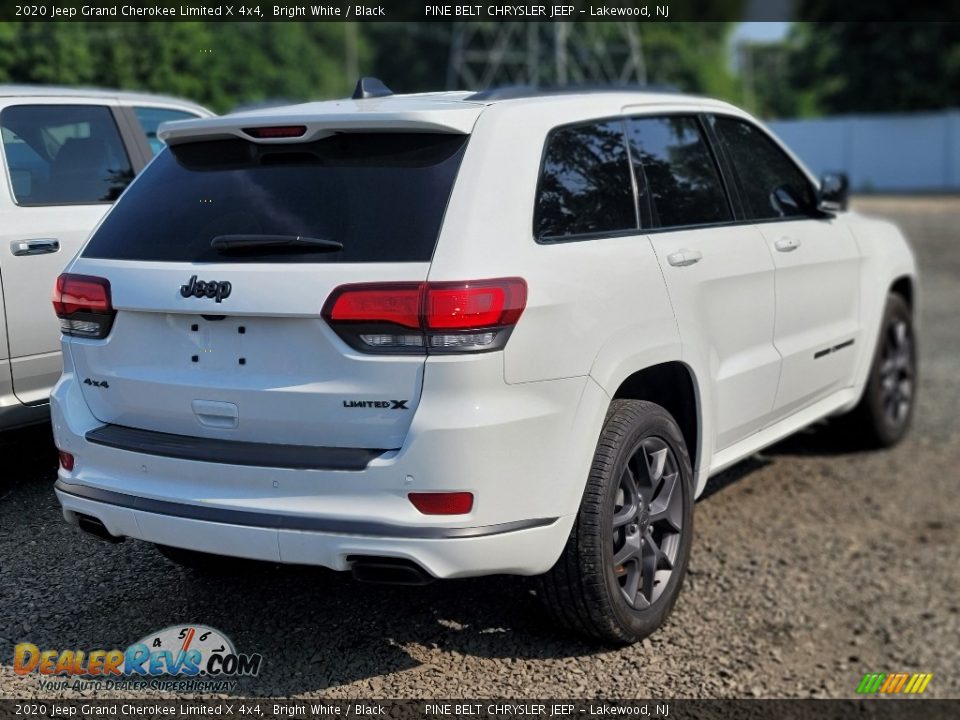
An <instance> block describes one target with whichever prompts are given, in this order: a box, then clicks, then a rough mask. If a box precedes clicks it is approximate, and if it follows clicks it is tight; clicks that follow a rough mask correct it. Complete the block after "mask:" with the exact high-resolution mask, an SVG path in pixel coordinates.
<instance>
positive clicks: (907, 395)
mask: <svg viewBox="0 0 960 720" xmlns="http://www.w3.org/2000/svg"><path fill="white" fill-rule="evenodd" d="M881 352H882V355H881V360H880V367H879V372H880V393H881V396H882V401H883V412H884V415H885V416H886V418H887V421H888V422H889V423H891V424H892V425H899V424H900V423H902V422H903V421H904V420H906V418H907V415H908V414H909V412H910V403H911V402H912V399H913V381H914V367H913V364H914V353H913V337H912V335H911V333H910V327H909V325H908V324H907V322H906V321H904V320H902V319H896V320H894V322H892V323H890V325H889V326H888V327H887V329H886V332H885V333H884V339H883V347H882V351H881Z"/></svg>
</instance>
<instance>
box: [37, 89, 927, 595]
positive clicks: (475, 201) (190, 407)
mask: <svg viewBox="0 0 960 720" xmlns="http://www.w3.org/2000/svg"><path fill="white" fill-rule="evenodd" d="M673 115H679V116H684V117H688V116H691V115H717V116H726V117H732V118H739V119H742V120H745V121H747V122H749V123H752V124H754V125H756V127H759V128H762V126H760V125H759V123H757V121H756V120H754V119H753V118H751V117H750V116H748V115H747V114H746V113H744V112H742V111H741V110H739V109H737V108H735V107H732V106H731V105H728V104H726V103H723V102H718V101H714V100H708V99H703V98H696V97H686V96H680V95H673V94H660V93H653V92H651V93H636V92H616V91H611V92H600V93H586V94H568V95H564V94H554V95H545V96H539V97H518V98H508V99H498V98H497V97H496V96H495V95H493V96H488V97H484V96H483V95H480V96H470V95H468V94H467V93H444V94H426V95H418V96H390V97H383V98H371V99H361V100H343V101H332V102H323V103H310V104H305V105H299V106H294V107H290V108H279V109H278V108H272V109H269V110H264V111H258V112H251V113H244V114H239V115H232V116H227V117H222V118H214V119H209V120H198V121H185V122H179V123H173V124H170V125H167V126H165V127H164V130H163V131H162V133H161V134H162V136H163V137H164V138H165V139H166V141H167V142H168V143H170V144H171V145H172V146H174V147H175V146H176V145H177V144H178V143H187V142H195V141H198V140H202V139H207V140H209V139H223V138H231V137H235V138H243V139H245V140H248V141H249V140H250V139H249V136H248V135H246V134H244V132H243V128H249V127H267V126H291V125H298V126H299V125H302V126H304V127H305V128H306V131H305V134H304V135H303V136H300V137H295V138H277V139H268V140H260V141H259V142H261V143H264V144H290V143H298V142H305V141H309V140H310V139H312V138H318V137H324V136H325V135H327V134H329V133H330V132H331V130H333V129H336V130H337V131H342V132H345V133H349V132H356V131H379V132H387V131H398V130H403V131H406V132H433V133H449V134H469V136H470V137H469V141H468V142H467V144H466V150H465V152H464V155H463V158H462V161H461V164H460V168H459V172H458V174H457V176H456V181H455V183H454V185H453V188H452V191H451V193H450V197H449V201H448V203H447V205H446V212H445V214H444V216H443V222H442V228H441V230H440V232H439V237H438V239H437V243H436V249H435V251H434V252H433V255H432V260H430V261H429V262H412V263H355V264H350V263H339V264H337V263H331V264H319V263H318V264H312V263H304V264H291V263H286V264H282V265H278V264H271V263H266V262H264V263H258V262H254V263H249V264H236V263H231V262H220V263H218V262H203V263H191V262H162V261H136V262H133V261H125V260H121V259H103V258H97V257H88V256H86V255H85V253H84V252H81V253H80V255H79V256H78V257H77V258H76V259H75V260H74V261H73V262H72V263H71V264H70V266H69V267H68V269H67V271H68V272H69V273H74V274H81V275H90V276H98V277H103V278H107V279H108V280H109V284H110V289H111V293H112V303H113V307H114V308H115V309H116V319H115V323H114V326H113V329H112V331H111V334H110V335H109V336H108V337H106V338H105V339H85V338H78V337H67V336H65V337H64V339H63V355H64V373H63V376H62V378H61V379H60V381H59V383H58V384H57V386H56V388H55V389H54V391H53V395H52V410H53V413H52V414H53V426H54V435H55V439H56V443H57V446H58V447H59V448H60V449H61V450H62V451H66V452H68V453H70V454H72V455H73V456H75V459H76V461H75V462H76V464H75V466H74V467H73V469H72V470H67V469H64V468H61V470H60V472H59V479H58V482H57V486H56V487H57V497H58V498H59V500H60V502H61V504H62V506H63V509H64V514H65V516H66V518H67V519H68V520H70V521H72V522H74V523H76V522H78V520H79V519H80V518H81V517H83V518H93V519H95V520H96V521H97V522H99V523H102V525H103V527H104V528H105V529H106V531H107V532H108V533H109V534H110V535H112V536H116V537H130V538H139V539H142V540H147V541H150V542H154V543H158V544H161V545H167V546H174V547H180V548H187V549H191V550H197V551H203V552H207V553H214V554H219V555H228V556H239V557H244V558H255V559H260V560H268V561H277V562H284V563H306V564H316V565H323V566H327V567H330V568H334V569H337V570H346V569H349V568H350V567H351V563H352V558H354V557H356V556H365V557H369V556H373V557H388V558H402V559H404V560H408V561H411V562H413V563H415V564H416V565H418V566H420V567H421V568H423V569H424V570H425V571H426V572H427V573H428V574H429V575H431V576H434V577H437V578H455V577H465V576H475V575H485V574H492V573H514V574H521V575H535V574H539V573H544V572H546V571H547V570H549V569H550V568H551V566H552V565H553V564H554V563H555V562H556V560H557V558H558V556H559V555H560V553H561V550H562V549H563V547H564V544H565V542H566V540H567V537H568V535H569V534H570V530H571V527H572V525H573V523H574V519H575V517H576V514H577V512H578V508H579V506H580V502H581V496H582V494H583V491H584V485H585V481H586V478H587V475H588V473H589V471H590V466H591V460H592V458H593V455H594V452H595V450H596V446H597V438H598V436H599V435H600V432H601V428H602V427H603V425H604V418H605V415H606V413H607V410H608V408H609V406H610V403H611V400H612V399H613V398H618V397H634V396H635V394H634V393H635V392H640V391H641V390H642V389H646V390H650V388H651V387H653V386H652V385H651V383H654V384H656V382H658V381H659V380H664V381H666V380H670V382H671V383H673V382H677V380H676V379H677V378H685V380H683V381H682V382H686V383H689V385H688V387H687V388H684V393H685V397H686V401H685V402H687V404H688V407H687V408H686V410H684V408H682V407H670V406H669V404H667V409H668V410H671V412H673V413H674V414H675V416H677V415H680V416H682V415H684V413H686V415H687V417H678V418H677V419H678V423H679V424H680V426H681V428H683V431H684V435H685V438H686V441H687V445H688V447H689V452H690V456H691V459H692V460H693V469H694V476H695V492H696V494H697V495H699V494H700V493H701V492H702V491H703V489H704V486H705V484H706V482H707V479H708V478H709V477H710V476H711V475H713V474H715V473H717V472H719V471H720V470H722V469H724V468H726V467H728V466H730V465H732V464H733V463H735V462H737V461H739V460H741V459H743V458H746V457H748V456H749V455H751V454H752V453H755V452H756V451H758V450H760V449H761V448H763V447H765V446H767V445H770V444H771V443H773V442H775V441H777V440H779V439H781V438H783V437H785V436H787V435H789V434H791V433H793V432H795V431H797V430H799V429H801V428H803V427H804V426H807V425H809V424H810V423H812V422H814V421H816V420H818V419H821V418H824V417H827V416H829V415H832V414H836V413H840V412H843V411H845V410H848V409H850V408H852V407H853V406H854V405H856V403H857V402H858V399H859V398H860V396H861V394H862V392H863V389H864V385H865V382H866V380H867V376H868V371H869V368H870V365H871V360H872V357H873V352H874V347H875V345H876V340H877V337H878V333H879V328H880V323H881V315H882V313H883V308H884V302H885V299H886V297H887V295H888V293H889V292H890V291H891V288H894V287H899V288H901V289H902V290H903V291H904V292H905V293H909V299H910V300H911V301H912V300H913V297H914V295H915V286H916V267H915V263H914V259H913V256H912V254H911V251H910V249H909V246H908V244H907V243H906V242H905V240H904V238H903V237H902V236H901V234H900V232H899V231H898V230H897V229H896V228H895V227H894V226H892V225H890V224H888V223H886V222H881V221H878V220H873V219H869V218H865V217H862V216H860V215H859V214H857V213H855V212H847V211H838V212H835V213H832V214H829V215H824V216H823V217H820V218H817V219H812V218H804V219H782V220H778V221H772V222H754V221H750V220H744V221H732V222H725V223H718V224H716V225H713V226H708V227H688V228H681V229H669V230H661V229H657V230H649V229H646V230H645V229H638V230H636V231H635V232H627V233H623V232H621V233H619V234H615V236H610V237H603V238H599V239H593V240H585V241H576V242H574V241H571V242H552V243H545V242H536V241H535V238H534V237H533V236H532V234H531V222H532V218H533V213H534V205H535V202H536V194H537V187H538V177H539V175H540V173H541V166H542V162H543V157H544V146H545V139H546V138H547V137H548V135H549V134H550V132H551V131H552V130H553V129H555V128H557V127H560V126H567V125H570V124H575V123H580V122H585V121H592V120H596V119H607V118H644V117H653V116H658V117H659V116H673ZM775 142H777V141H775ZM778 145H779V143H778ZM780 147H781V148H782V145H781V146H780ZM782 149H783V151H784V152H785V153H787V155H788V156H789V157H790V158H791V159H792V161H793V162H794V163H796V165H797V167H799V168H801V171H802V172H803V173H804V174H805V175H806V176H807V178H808V180H809V182H810V184H811V186H812V187H813V186H815V185H816V181H815V179H814V178H813V177H812V176H810V175H809V172H808V171H807V170H805V169H803V166H802V164H801V163H800V162H799V160H798V159H797V158H795V157H794V156H793V155H792V154H790V153H789V150H787V149H786V148H782ZM165 152H166V153H169V152H170V151H169V150H167V151H165ZM154 162H158V161H157V160H155V161H154ZM150 171H151V168H148V169H147V171H146V173H147V174H149V173H150ZM143 177H145V176H144V175H141V176H140V177H138V179H137V180H136V181H135V182H134V184H133V185H132V186H131V189H132V188H135V187H136V186H137V184H138V183H140V182H142V181H143V180H142V179H143ZM130 192H131V191H128V194H130ZM123 204H124V203H123V202H121V203H119V205H118V207H121V206H123ZM108 220H109V217H108ZM94 237H96V235H95V236H94ZM698 255H699V257H697V256H698ZM191 276H198V277H199V278H201V279H203V280H209V281H212V280H216V281H227V282H229V283H230V284H231V286H232V290H231V292H230V296H229V298H227V299H224V300H223V302H222V303H219V304H217V303H216V302H215V301H214V300H213V299H211V298H199V299H198V298H195V297H183V296H182V295H181V294H180V293H178V292H176V290H177V288H178V287H180V286H181V285H184V284H185V283H187V282H188V280H189V279H190V278H191ZM508 277H521V278H523V279H524V280H525V281H526V285H527V288H528V295H527V300H526V306H525V309H524V310H523V313H522V315H521V317H520V319H519V321H518V322H517V323H516V326H515V327H514V329H513V332H512V334H511V335H509V338H508V340H507V342H506V345H505V347H504V348H503V349H502V350H496V351H493V352H484V353H477V354H440V355H432V354H431V355H427V356H422V355H420V356H406V355H368V354H364V353H362V352H358V351H357V350H355V349H353V348H352V347H350V346H349V345H348V344H346V343H345V342H343V341H342V340H341V339H340V337H339V336H338V335H337V333H336V332H335V331H334V330H333V329H331V327H330V325H328V323H326V322H325V321H324V320H323V319H322V318H321V315H320V309H321V308H322V307H323V306H324V304H325V302H326V301H327V299H328V297H329V296H330V295H331V293H332V292H333V291H334V289H335V288H337V287H339V286H342V285H344V284H349V283H371V282H386V281H390V282H396V281H414V282H423V281H429V282H431V283H433V282H444V281H451V282H452V281H463V280H469V279H486V278H508ZM213 312H216V313H221V314H224V315H225V316H226V320H225V321H222V322H221V324H220V325H217V323H216V322H211V323H205V324H203V326H202V327H203V329H202V330H201V331H193V334H191V330H190V327H191V325H192V324H200V322H201V321H200V320H198V319H199V318H201V317H202V314H203V313H213ZM195 321H196V323H195ZM236 324H242V325H243V326H244V327H245V329H246V330H245V332H246V334H245V335H242V336H238V335H237V334H236V333H237V332H243V331H239V330H234V326H235V325H236ZM221 328H227V329H225V330H222V331H221ZM228 330H229V331H228ZM201 336H202V337H201ZM253 336H256V337H257V340H256V341H255V342H250V343H249V344H247V345H243V344H242V343H245V342H246V338H250V337H253ZM824 350H826V352H825V353H824V352H823V351H824ZM193 352H197V353H204V352H206V353H208V354H210V355H211V356H212V357H213V356H216V357H214V359H213V360H211V361H210V365H209V367H210V370H209V371H208V370H205V369H204V368H205V367H206V366H205V365H204V364H203V363H204V362H206V360H207V358H206V356H205V355H204V356H202V357H201V358H200V361H199V362H198V361H194V362H192V363H191V362H190V361H189V359H188V356H189V355H190V354H191V353H193ZM218 353H220V354H221V355H222V356H223V357H226V356H227V355H229V356H230V357H229V359H224V360H222V362H221V361H220V360H218V359H217V358H220V357H221V355H218ZM240 355H244V356H245V358H246V359H248V362H247V364H246V365H244V366H242V367H241V366H239V365H237V363H236V357H237V356H240ZM218 363H219V364H218ZM249 368H256V370H254V371H251V370H250V369H249ZM651 368H660V370H654V371H653V372H654V373H658V372H662V374H660V375H657V374H654V375H650V374H647V375H643V373H645V372H646V373H649V371H650V369H651ZM664 368H665V369H664ZM91 378H92V379H93V381H94V382H103V381H106V382H107V383H108V384H109V388H108V389H101V388H98V387H96V386H95V385H93V386H92V385H90V384H86V385H85V384H84V381H85V380H88V379H91ZM638 378H641V379H642V378H646V381H641V380H638ZM672 387H673V386H672V385H670V386H669V387H668V386H666V385H664V386H663V388H661V390H660V391H657V390H656V388H655V387H654V388H653V392H654V394H655V395H656V394H657V393H658V392H659V394H660V395H664V393H666V394H669V392H671V391H672V390H671V388H672ZM352 398H357V399H358V400H361V401H376V400H379V399H380V398H384V399H387V398H389V399H394V398H403V399H405V400H408V401H409V412H402V411H401V412H396V411H394V410H391V409H387V408H377V407H371V408H364V407H361V408H359V409H358V408H347V407H344V406H343V405H342V404H341V402H340V400H341V399H342V400H344V401H347V400H350V399H352ZM654 399H657V400H658V401H660V402H661V404H664V403H666V402H667V401H668V399H669V398H666V397H664V398H660V397H657V398H654ZM105 425H107V426H120V427H123V428H132V429H136V430H143V431H145V432H146V433H147V434H146V435H143V436H137V438H139V439H137V438H135V442H140V440H142V439H143V438H145V437H149V436H150V434H151V433H164V434H170V435H175V436H178V437H185V438H191V440H190V441H189V442H194V441H197V442H199V443H201V445H202V444H203V443H206V442H215V441H224V442H226V443H266V444H271V445H274V446H276V445H297V446H312V445H323V446H326V447H332V448H382V449H386V452H383V453H381V454H378V455H377V456H376V457H374V458H373V459H372V460H370V461H369V463H368V464H367V465H366V467H365V468H363V469H359V470H330V469H326V470H325V469H304V468H294V467H285V468H281V467H271V466H270V460H269V454H268V455H267V456H265V459H264V460H263V461H262V462H261V463H260V464H258V465H253V464H218V463H215V462H208V461H202V460H189V459H184V458H183V457H170V456H165V455H164V453H165V450H163V449H162V448H160V449H157V448H153V449H152V450H150V451H145V452H139V451H136V450H135V449H133V448H132V446H129V445H128V446H126V447H124V442H125V441H124V440H123V438H122V437H120V438H119V439H118V438H117V437H114V438H113V439H112V440H111V441H110V442H111V443H112V445H111V444H110V443H107V444H104V443H98V442H91V441H90V440H89V439H88V438H87V434H88V433H91V432H95V431H97V430H98V428H102V427H104V426H105ZM118 437H119V436H118ZM162 439H163V438H162V437H158V440H162ZM184 442H187V441H184ZM445 491H467V492H471V493H473V497H474V502H473V505H472V508H471V509H470V511H469V512H467V513H463V514H455V515H427V514H423V513H421V512H419V511H418V510H417V509H416V508H415V507H414V506H413V505H412V504H411V502H410V501H409V500H408V498H407V495H408V493H410V492H445Z"/></svg>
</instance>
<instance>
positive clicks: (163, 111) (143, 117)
mask: <svg viewBox="0 0 960 720" xmlns="http://www.w3.org/2000/svg"><path fill="white" fill-rule="evenodd" d="M133 113H134V114H135V115H136V116H137V121H138V122H139V123H140V127H141V129H142V130H143V134H144V135H146V136H147V142H148V143H149V144H150V149H151V150H152V151H153V154H154V155H156V154H157V153H158V152H160V151H161V150H163V140H161V139H160V138H158V137H157V128H159V127H160V125H161V124H163V123H165V122H169V121H172V120H190V119H192V118H196V117H199V115H197V114H195V113H191V112H187V111H185V110H173V109H172V108H158V107H135V108H134V109H133Z"/></svg>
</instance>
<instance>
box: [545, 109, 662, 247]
mask: <svg viewBox="0 0 960 720" xmlns="http://www.w3.org/2000/svg"><path fill="white" fill-rule="evenodd" d="M612 122H616V123H618V124H619V125H620V135H621V137H622V138H623V143H624V148H625V149H626V151H627V163H628V165H627V170H628V172H629V173H630V187H631V188H632V194H633V222H634V227H632V228H622V229H620V230H603V231H600V232H590V233H576V234H573V235H545V236H540V235H537V227H536V220H537V200H538V198H539V197H540V183H541V181H542V180H543V171H544V168H545V167H546V164H547V149H548V148H549V147H550V139H551V138H552V137H553V136H554V134H555V133H558V132H560V131H561V130H567V129H569V128H577V127H584V126H586V125H599V124H600V123H612ZM630 163H631V160H630V144H629V143H628V142H627V132H626V116H625V115H623V114H620V115H608V116H605V117H598V118H590V119H589V120H577V121H575V122H570V123H564V124H562V125H556V126H554V127H552V128H550V132H548V133H547V136H546V137H545V138H544V140H543V149H542V150H541V151H540V166H539V169H538V170H537V186H536V189H535V190H534V194H533V216H532V218H531V222H530V229H531V231H532V232H533V240H534V242H536V243H537V245H562V244H563V243H568V242H583V241H586V240H605V239H606V238H622V237H632V236H637V235H643V234H644V232H643V229H642V228H641V227H640V206H639V204H638V203H637V181H636V178H635V177H633V167H632V165H631V164H630Z"/></svg>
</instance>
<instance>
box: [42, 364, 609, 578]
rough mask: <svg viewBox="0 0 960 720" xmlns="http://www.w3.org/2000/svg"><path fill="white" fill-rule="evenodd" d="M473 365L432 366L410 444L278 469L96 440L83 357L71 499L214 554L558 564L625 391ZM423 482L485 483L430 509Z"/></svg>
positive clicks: (67, 437) (71, 515)
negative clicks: (365, 457) (350, 460)
mask: <svg viewBox="0 0 960 720" xmlns="http://www.w3.org/2000/svg"><path fill="white" fill-rule="evenodd" d="M469 377H470V382H469V383H465V382H464V371H463V369H462V368H460V369H458V368H457V367H456V361H455V360H444V361H440V362H438V363H436V364H435V365H434V364H431V366H430V368H429V369H428V372H427V373H426V378H425V381H424V386H423V397H422V399H421V402H420V404H419V407H418V409H417V411H416V415H415V416H414V418H413V421H412V423H411V428H410V431H409V433H408V435H407V438H406V440H405V441H404V443H403V447H401V448H399V449H396V450H389V451H386V452H383V453H382V454H379V455H377V456H376V457H374V458H373V459H372V460H370V461H369V463H366V464H365V467H363V469H353V470H350V469H329V468H325V469H317V467H315V466H314V467H306V468H305V467H292V466H288V467H273V466H269V463H261V464H259V465H244V464H240V463H238V462H236V461H234V462H209V461H205V460H198V459H190V458H184V457H170V456H169V455H159V454H152V453H151V452H146V451H140V449H137V448H136V447H135V444H134V445H130V444H127V445H126V446H125V447H117V446H111V445H108V444H103V443H101V442H92V441H91V440H90V439H89V435H88V434H90V433H91V432H92V431H96V430H97V429H98V428H102V427H103V425H104V423H102V422H101V421H100V420H98V419H97V418H95V417H94V416H93V415H92V413H91V411H90V409H89V407H88V406H87V405H86V403H85V402H84V399H83V396H82V394H81V392H80V387H79V384H78V382H77V380H76V377H75V375H74V374H73V369H72V367H71V364H70V360H69V354H67V355H66V360H65V372H64V375H63V377H62V378H61V380H60V382H59V383H58V384H57V386H56V388H54V391H53V393H52V396H51V409H52V417H53V428H54V437H55V439H56V442H57V445H58V447H59V448H60V449H62V450H65V451H67V452H70V453H72V454H73V455H74V456H75V458H76V464H75V467H74V469H73V470H72V471H70V472H66V471H64V470H62V469H61V471H60V474H59V481H58V485H57V496H58V498H59V499H60V502H61V504H62V505H63V507H64V512H65V515H66V517H67V519H68V520H71V521H74V522H76V520H77V517H76V515H77V514H78V513H79V514H83V515H89V516H91V517H94V518H97V519H98V520H100V521H101V522H103V524H104V525H105V526H106V528H107V529H108V530H109V531H110V533H111V534H113V535H117V536H126V537H132V538H139V539H142V540H147V541H150V542H155V543H160V544H165V545H172V546H175V547H181V548H186V549H193V550H199V551H203V552H210V553H216V554H224V555H232V556H237V557H248V558H253V559H262V560H270V561H279V562H288V563H303V564H315V565H324V566H327V567H331V568H335V569H339V570H343V569H346V568H348V567H349V563H348V561H347V557H348V556H350V555H366V556H383V557H396V558H404V559H408V560H411V561H413V562H416V563H418V564H419V565H421V566H422V567H423V568H424V569H425V570H427V572H429V573H431V574H432V575H434V576H436V577H439V578H450V577H466V576H472V575H484V574H495V573H512V574H521V575H533V574H538V573H542V572H545V571H546V570H548V569H549V568H550V567H551V566H552V565H553V563H554V562H555V561H556V559H557V557H559V555H560V552H561V551H562V549H563V546H564V544H565V542H566V539H567V537H568V535H569V531H570V528H571V526H572V523H573V518H574V516H575V514H576V512H577V510H578V508H579V504H580V499H581V496H582V493H583V486H584V483H585V480H586V477H587V475H588V473H589V466H590V462H591V459H592V456H593V452H594V449H595V447H596V442H597V436H598V433H599V428H600V426H601V424H602V422H603V416H604V413H605V412H606V408H607V405H608V403H609V399H608V398H607V396H606V395H605V394H604V393H603V391H602V390H601V389H600V388H599V386H597V385H596V384H595V383H594V382H593V381H592V380H590V379H589V378H585V377H580V378H567V379H562V380H553V381H546V382H537V383H525V384H520V385H507V384H506V383H504V381H503V367H502V357H501V356H500V354H499V353H491V354H489V355H487V356H486V357H485V358H483V359H479V360H474V361H473V362H472V363H471V368H470V372H469ZM241 413H242V410H241ZM202 432H203V431H202V428H199V427H197V428H196V433H195V434H197V435H202ZM94 437H96V435H94ZM121 444H122V443H121ZM114 445H116V443H115V444H114ZM149 449H150V448H142V450H149ZM268 450H269V448H268ZM164 452H166V450H164ZM291 464H292V465H296V463H291ZM418 491H419V492H431V491H432V492H436V491H468V492H472V493H473V495H474V505H473V509H472V510H471V512H470V513H467V514H462V515H451V516H437V515H423V514H421V513H419V512H418V511H417V510H416V508H414V506H413V505H412V504H411V503H410V501H409V500H408V498H407V495H408V493H410V492H418Z"/></svg>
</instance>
